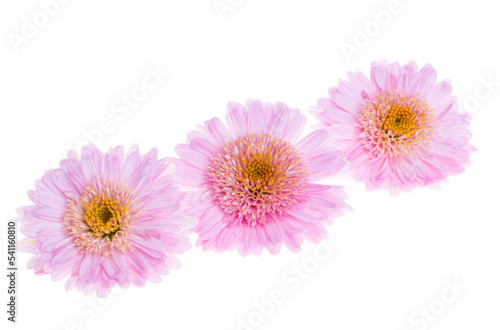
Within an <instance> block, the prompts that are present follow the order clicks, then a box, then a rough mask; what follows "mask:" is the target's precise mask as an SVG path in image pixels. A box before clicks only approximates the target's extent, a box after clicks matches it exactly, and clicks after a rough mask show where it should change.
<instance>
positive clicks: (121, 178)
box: [19, 146, 193, 297]
mask: <svg viewBox="0 0 500 330" xmlns="http://www.w3.org/2000/svg"><path fill="white" fill-rule="evenodd" d="M171 172H172V166H169V163H167V162H166V160H165V159H161V160H158V157H157V151H156V149H153V150H151V151H150V152H149V153H147V154H145V155H142V156H141V154H140V153H139V150H138V148H137V147H136V146H134V147H132V148H131V149H130V151H129V152H128V153H127V155H124V150H123V147H121V146H119V147H116V148H113V149H110V150H109V151H108V153H106V154H103V153H102V152H101V151H99V150H98V149H97V148H95V147H94V146H87V147H84V148H83V150H82V156H81V159H80V157H78V155H77V154H76V153H74V152H69V154H68V159H65V160H63V161H61V162H60V168H58V169H56V170H50V171H47V172H46V173H45V175H44V176H42V178H41V179H40V180H37V181H36V183H35V190H31V191H29V193H28V195H29V197H30V199H31V200H32V201H33V203H34V204H35V205H31V206H25V207H22V208H20V209H19V214H20V218H19V221H20V222H21V224H22V226H21V232H22V233H23V234H24V235H25V236H26V237H27V238H26V239H25V240H24V241H25V242H27V243H25V244H23V245H21V247H23V250H24V251H25V252H30V253H33V254H34V256H33V257H32V258H31V259H30V260H29V262H28V268H30V269H34V270H35V273H36V274H38V275H41V274H52V279H53V280H59V279H62V278H64V277H66V276H68V275H69V276H70V277H69V279H68V281H67V282H66V290H68V291H69V290H71V289H72V288H75V287H76V288H77V289H78V290H81V291H84V292H85V293H89V292H93V291H95V292H96V293H97V295H98V296H99V297H103V296H105V295H107V294H108V293H109V292H110V291H111V289H112V287H113V286H114V285H119V286H120V287H122V288H126V287H128V286H130V284H132V285H134V286H143V285H145V283H146V280H149V281H151V282H159V281H161V277H160V275H163V274H167V273H168V271H169V269H175V268H179V267H180V262H179V260H178V259H177V258H176V257H175V254H178V253H182V252H184V251H186V250H188V249H189V248H190V244H189V239H188V237H187V236H186V235H185V234H184V233H183V230H185V229H187V227H189V226H193V224H192V223H191V224H190V222H189V221H188V220H187V219H185V218H184V217H181V216H179V215H175V214H174V213H175V212H176V211H177V210H178V209H179V207H180V202H181V200H182V199H183V194H182V193H181V191H180V190H179V188H178V187H177V186H176V185H175V182H174V180H173V176H172V173H171Z"/></svg>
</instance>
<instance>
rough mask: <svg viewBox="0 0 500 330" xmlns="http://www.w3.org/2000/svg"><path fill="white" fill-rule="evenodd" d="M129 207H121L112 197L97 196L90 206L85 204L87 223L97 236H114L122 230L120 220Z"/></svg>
mask: <svg viewBox="0 0 500 330" xmlns="http://www.w3.org/2000/svg"><path fill="white" fill-rule="evenodd" d="M127 207H128V205H125V206H123V205H119V204H118V201H117V200H113V199H112V198H111V197H107V198H104V195H103V194H99V195H98V196H96V197H95V198H94V199H92V201H91V202H90V204H85V216H84V218H85V221H86V222H87V224H88V225H89V227H90V228H91V229H92V231H93V232H94V235H95V236H103V235H108V236H109V238H110V239H111V238H113V235H114V234H115V233H116V232H117V231H118V230H119V229H120V226H119V220H120V218H121V216H122V213H124V212H127Z"/></svg>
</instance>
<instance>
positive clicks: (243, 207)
mask: <svg viewBox="0 0 500 330" xmlns="http://www.w3.org/2000/svg"><path fill="white" fill-rule="evenodd" d="M226 121H227V124H228V127H229V129H228V128H227V127H226V126H225V125H224V124H223V123H222V122H221V121H220V120H219V119H218V118H213V119H211V120H210V121H206V122H205V125H204V126H199V127H198V131H195V132H191V133H189V134H188V142H187V144H181V145H178V146H177V147H176V152H177V154H178V155H179V157H180V158H181V159H180V160H178V161H177V162H176V170H175V173H176V175H177V177H178V180H179V183H180V184H181V185H182V186H185V187H190V188H192V189H193V190H194V193H193V194H192V196H191V198H190V202H189V203H186V204H185V206H186V212H187V214H189V215H191V216H196V217H197V218H199V224H198V226H197V227H196V228H195V231H196V233H198V235H199V237H198V241H197V245H198V246H200V245H201V246H202V248H203V250H215V251H216V252H223V251H227V250H233V249H237V250H238V251H239V252H240V253H241V254H242V255H247V254H250V253H253V254H256V255H258V254H260V253H261V251H262V249H263V248H266V249H267V250H268V251H269V252H270V253H271V254H277V253H278V252H279V251H280V248H281V244H282V243H283V244H285V245H286V246H287V247H288V248H289V249H290V250H291V251H294V252H296V251H299V250H300V247H301V245H302V241H303V238H306V239H307V240H309V241H312V242H319V241H320V240H321V239H322V238H324V237H326V235H327V231H326V229H325V227H324V225H325V224H329V223H331V222H332V221H333V220H332V219H333V218H335V217H338V216H340V215H342V214H343V212H344V209H345V208H346V204H345V203H344V200H345V199H346V195H345V194H344V192H343V188H342V187H339V186H329V185H321V184H317V183H313V182H315V181H317V180H322V179H326V178H328V177H330V176H332V175H333V174H335V173H337V172H338V171H339V170H340V169H341V168H342V167H343V165H344V161H343V160H341V159H340V157H339V152H338V151H334V150H332V149H331V148H330V144H329V142H330V135H329V134H328V133H327V132H326V131H325V130H317V131H315V132H313V133H311V134H309V135H308V136H307V137H305V138H304V139H302V140H300V141H299V142H296V141H297V139H298V137H299V135H300V134H301V132H302V129H303V126H304V124H305V121H306V117H305V116H304V115H302V114H301V113H300V112H299V111H298V110H297V109H290V108H288V107H287V106H286V105H284V104H282V103H277V104H275V105H272V104H269V103H265V104H263V103H262V102H260V101H254V100H249V101H248V102H247V103H246V105H245V106H242V105H240V104H238V103H234V102H230V103H229V105H228V110H227V116H226Z"/></svg>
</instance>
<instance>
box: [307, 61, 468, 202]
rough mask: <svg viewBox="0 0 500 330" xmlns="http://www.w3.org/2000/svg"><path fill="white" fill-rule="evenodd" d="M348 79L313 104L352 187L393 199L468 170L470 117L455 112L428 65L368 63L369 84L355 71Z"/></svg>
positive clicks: (446, 88)
mask: <svg viewBox="0 0 500 330" xmlns="http://www.w3.org/2000/svg"><path fill="white" fill-rule="evenodd" d="M348 78H349V81H340V83H339V85H338V87H336V88H331V89H330V97H329V98H323V99H320V100H319V101H318V104H319V107H318V111H315V114H316V116H317V117H318V119H319V120H320V121H321V122H322V123H323V124H324V126H325V127H329V130H330V131H331V132H332V133H333V134H334V135H335V137H336V138H337V139H336V140H335V142H334V143H333V144H332V146H333V147H335V148H338V149H340V150H341V152H342V157H343V158H344V159H345V160H346V161H347V166H346V169H347V171H348V172H350V173H351V174H352V175H354V178H355V180H357V181H361V182H365V183H366V187H367V188H368V189H370V190H372V189H378V188H385V189H389V190H390V191H391V193H392V194H394V195H397V194H398V193H399V192H400V191H402V190H403V191H410V190H412V189H414V188H415V187H420V186H426V185H430V184H433V183H436V182H441V181H444V180H445V178H446V177H447V176H448V175H451V174H458V173H460V172H462V171H463V169H464V166H466V165H468V163H469V155H470V153H471V152H472V151H474V150H475V149H474V147H473V146H472V145H470V144H469V143H468V141H469V139H470V138H471V133H470V131H469V129H468V127H469V120H470V116H469V115H468V114H464V113H459V112H458V105H457V102H456V97H454V96H451V92H452V87H451V85H450V83H449V82H448V81H441V82H438V83H436V71H435V70H434V69H433V68H432V66H430V65H429V64H428V65H426V66H424V67H423V68H422V69H420V70H419V69H418V67H417V65H416V64H415V63H414V62H410V63H408V64H406V65H404V66H400V65H399V64H398V63H392V64H389V63H387V62H386V61H382V62H373V64H372V69H371V76H370V80H368V78H367V77H365V75H363V74H362V73H360V72H356V73H353V72H349V73H348Z"/></svg>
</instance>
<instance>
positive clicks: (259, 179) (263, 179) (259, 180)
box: [243, 153, 279, 189]
mask: <svg viewBox="0 0 500 330" xmlns="http://www.w3.org/2000/svg"><path fill="white" fill-rule="evenodd" d="M278 174H279V173H277V166H276V165H273V164H272V157H271V155H270V154H269V153H265V154H262V153H259V154H257V155H254V156H252V157H251V158H250V159H249V160H248V161H247V166H246V168H245V170H244V171H243V175H244V179H248V181H249V183H250V185H251V186H254V187H255V188H257V189H258V188H260V187H261V186H267V185H272V184H273V183H274V181H275V177H276V176H277V175H278Z"/></svg>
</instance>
